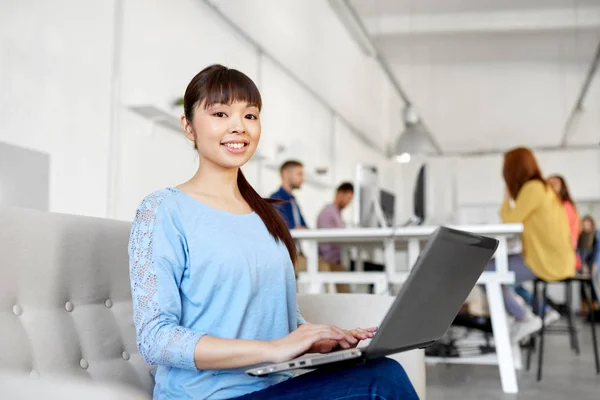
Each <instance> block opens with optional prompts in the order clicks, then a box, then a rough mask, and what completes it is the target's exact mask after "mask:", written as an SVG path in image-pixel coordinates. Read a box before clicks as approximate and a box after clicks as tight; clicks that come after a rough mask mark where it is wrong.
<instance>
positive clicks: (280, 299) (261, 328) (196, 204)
mask: <svg viewBox="0 0 600 400" xmlns="http://www.w3.org/2000/svg"><path fill="white" fill-rule="evenodd" d="M261 107H262V102H261V97H260V93H259V92H258V89H257V88H256V86H255V85H254V82H252V80H251V79H250V78H248V77H247V76H246V75H244V74H243V73H241V72H239V71H236V70H234V69H229V68H226V67H223V66H221V65H213V66H210V67H208V68H206V69H204V70H202V71H201V72H200V73H199V74H198V75H196V76H195V77H194V78H193V79H192V81H191V82H190V84H189V86H188V88H187V90H186V92H185V97H184V111H185V115H184V116H183V117H182V118H181V125H182V127H183V129H184V131H185V135H186V136H187V137H188V139H190V140H192V141H193V142H194V144H195V147H196V149H197V151H198V154H199V160H200V163H199V166H198V170H197V172H196V174H195V175H194V176H193V177H192V178H191V179H190V180H188V181H187V182H185V183H183V184H181V185H179V186H178V187H176V188H166V189H163V190H159V191H157V192H155V193H152V194H150V195H149V196H147V197H146V198H145V199H144V200H143V201H142V203H141V204H140V206H139V207H138V210H137V213H136V216H135V218H134V221H133V225H132V231H131V238H130V242H129V258H130V274H131V290H132V297H133V307H134V322H135V326H136V332H137V342H138V348H139V349H140V353H141V354H142V355H143V357H144V358H145V360H146V361H148V362H149V363H151V364H158V369H157V372H156V379H155V380H156V385H155V391H154V398H155V399H180V398H194V399H227V398H233V397H236V396H238V397H239V396H249V397H244V398H253V396H254V393H256V395H257V396H259V397H260V398H282V397H281V396H282V395H283V394H286V396H287V397H285V398H296V397H302V398H303V397H306V396H307V394H308V393H311V395H310V396H309V397H313V398H314V399H318V398H322V397H319V396H323V395H325V396H330V395H331V393H334V392H335V393H336V396H337V395H338V394H339V396H338V397H344V396H345V397H348V396H352V397H355V398H356V397H357V393H358V394H359V395H360V396H362V398H374V397H378V398H386V399H399V398H402V399H410V400H412V399H415V398H416V394H415V391H414V389H413V387H412V385H411V383H410V381H409V380H408V378H407V376H406V373H405V372H404V370H403V369H402V367H401V366H400V365H399V364H398V363H396V362H395V361H391V360H387V361H377V362H373V363H370V364H368V365H366V366H362V367H360V368H354V369H352V370H344V369H342V370H340V369H338V370H336V371H332V372H327V371H322V372H320V373H318V374H317V373H314V374H305V375H303V376H302V377H301V378H294V379H289V378H290V376H289V375H288V374H286V373H277V374H272V375H271V376H269V377H266V378H257V377H252V376H250V375H248V374H246V373H244V371H245V370H246V369H247V368H248V367H251V366H255V365H257V364H263V363H268V362H282V361H287V360H291V359H293V358H295V357H297V356H299V355H302V354H304V353H306V352H329V351H331V350H332V349H334V348H337V347H340V348H350V347H354V346H356V345H357V344H358V343H359V342H360V341H361V340H364V339H368V338H371V337H373V334H374V332H375V329H374V328H370V329H369V328H368V329H353V330H344V329H341V328H338V327H335V326H327V325H314V324H309V323H307V322H306V321H305V320H304V319H303V318H302V316H301V315H300V312H299V311H298V308H297V306H296V281H295V275H294V266H293V263H294V262H295V260H296V248H295V245H294V242H293V240H292V237H291V235H290V232H289V230H288V228H287V226H286V225H285V223H284V221H283V220H282V219H281V217H280V216H279V214H278V213H277V211H276V210H275V208H274V207H273V205H272V204H271V203H270V202H269V201H267V200H265V199H263V198H262V197H261V196H260V195H259V194H258V193H257V192H256V191H255V190H254V189H253V188H252V186H251V185H250V184H249V183H248V182H247V181H246V178H245V177H244V174H243V173H242V171H241V170H240V167H241V166H242V165H244V164H245V163H246V162H247V161H248V160H249V159H250V158H251V157H252V155H253V154H254V152H255V150H256V147H257V145H258V142H259V140H260V134H261V125H260V111H261ZM284 381H285V382H284ZM290 396H291V397H290ZM327 398H330V397H327Z"/></svg>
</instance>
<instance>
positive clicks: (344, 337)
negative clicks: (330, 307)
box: [268, 323, 358, 363]
mask: <svg viewBox="0 0 600 400" xmlns="http://www.w3.org/2000/svg"><path fill="white" fill-rule="evenodd" d="M320 341H333V342H335V343H340V344H341V343H345V345H346V346H348V347H347V348H349V344H350V343H351V344H352V345H356V344H358V340H357V339H355V338H354V336H353V335H352V334H351V333H350V332H349V331H345V330H343V329H340V328H338V327H335V326H329V325H315V324H308V323H306V324H302V325H300V326H299V327H298V328H297V329H296V330H295V331H294V332H292V333H290V334H289V335H287V336H285V337H283V338H281V339H278V340H273V341H271V342H269V344H270V350H269V354H268V358H269V359H270V361H271V362H274V363H278V362H284V361H288V360H291V359H293V358H296V357H298V356H300V355H302V354H304V353H306V352H307V351H308V350H310V349H311V348H312V347H313V345H314V344H315V343H318V342H320ZM342 346H344V345H342Z"/></svg>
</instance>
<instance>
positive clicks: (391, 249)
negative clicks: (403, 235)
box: [375, 239, 397, 294]
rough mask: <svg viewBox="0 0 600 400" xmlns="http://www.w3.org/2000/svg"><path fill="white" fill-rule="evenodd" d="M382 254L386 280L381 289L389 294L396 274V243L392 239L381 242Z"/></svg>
mask: <svg viewBox="0 0 600 400" xmlns="http://www.w3.org/2000/svg"><path fill="white" fill-rule="evenodd" d="M383 254H384V262H385V273H386V275H385V276H386V278H387V279H386V281H387V282H385V283H384V285H385V286H386V287H385V288H384V289H383V292H385V293H387V292H390V293H388V294H391V289H392V286H391V285H392V284H393V283H397V282H396V279H395V276H396V243H394V240H393V239H387V240H385V241H384V242H383ZM383 292H381V291H378V290H376V291H375V293H377V294H379V293H383Z"/></svg>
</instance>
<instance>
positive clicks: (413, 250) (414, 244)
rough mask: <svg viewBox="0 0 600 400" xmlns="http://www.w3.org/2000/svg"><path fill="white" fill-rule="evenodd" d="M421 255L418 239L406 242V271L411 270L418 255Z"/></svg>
mask: <svg viewBox="0 0 600 400" xmlns="http://www.w3.org/2000/svg"><path fill="white" fill-rule="evenodd" d="M420 253H421V243H419V239H410V240H409V241H408V252H407V256H408V270H409V271H410V270H412V269H413V267H414V266H415V263H416V262H417V259H418V258H419V254H420Z"/></svg>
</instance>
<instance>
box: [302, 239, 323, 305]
mask: <svg viewBox="0 0 600 400" xmlns="http://www.w3.org/2000/svg"><path fill="white" fill-rule="evenodd" d="M302 247H303V248H304V251H305V252H306V272H307V275H308V282H309V283H308V293H310V294H319V293H321V291H322V289H323V283H322V282H321V280H320V279H319V276H318V274H319V246H318V245H317V242H315V241H312V240H310V241H309V240H307V241H306V242H304V243H303V244H302Z"/></svg>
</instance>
